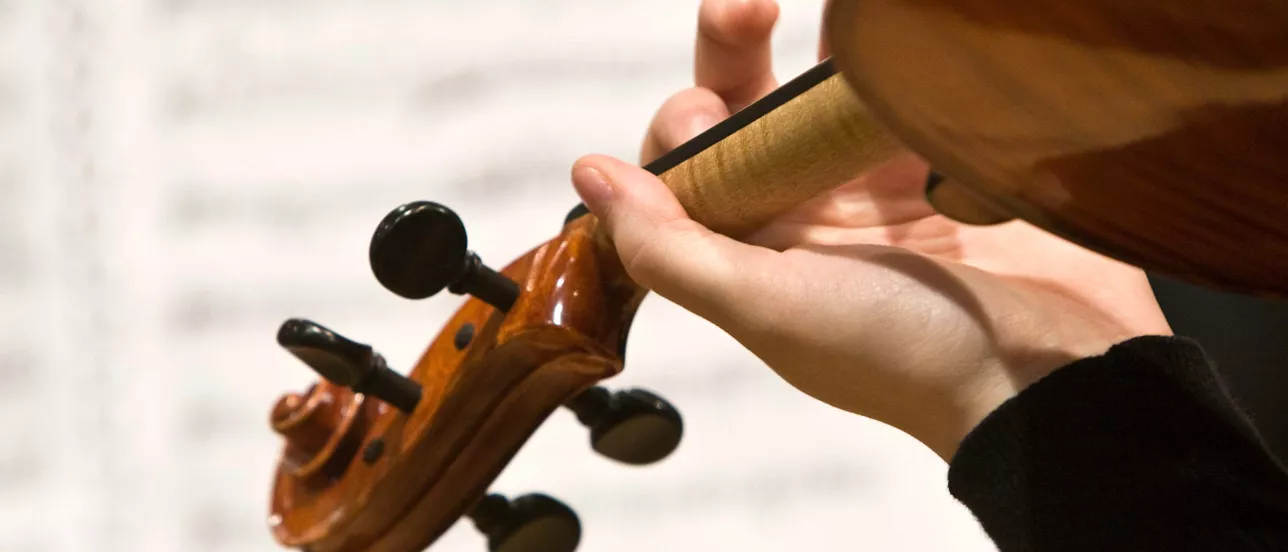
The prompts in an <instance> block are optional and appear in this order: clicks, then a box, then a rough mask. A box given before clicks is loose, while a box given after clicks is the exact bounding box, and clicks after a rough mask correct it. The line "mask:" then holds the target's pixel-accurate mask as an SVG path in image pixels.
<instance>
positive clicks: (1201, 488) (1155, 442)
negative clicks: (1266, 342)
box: [948, 337, 1288, 552]
mask: <svg viewBox="0 0 1288 552" xmlns="http://www.w3.org/2000/svg"><path fill="white" fill-rule="evenodd" d="M1285 369H1288V367H1286V368H1285ZM948 483H949V490H950V491H951V492H952V493H953V496H955V497H957V499H958V500H960V501H961V502H962V503H963V504H965V505H966V506H967V507H968V508H970V510H971V512H973V513H974V515H975V517H976V518H977V519H978V520H979V521H980V523H981V525H982V526H983V527H984V530H985V531H986V532H987V533H988V534H989V536H990V537H991V538H992V539H993V542H994V543H995V544H996V545H997V546H998V548H999V549H1000V550H1001V551H1002V552H1020V551H1041V552H1053V551H1066V550H1067V551H1079V552H1084V551H1101V550H1106V551H1118V550H1122V551H1146V550H1148V551H1155V550H1157V551H1169V552H1174V551H1189V550H1203V551H1244V550H1277V551H1288V474H1286V472H1285V470H1284V469H1283V467H1282V466H1281V465H1279V464H1278V463H1277V462H1276V460H1275V459H1274V457H1273V456H1271V455H1270V453H1269V452H1268V450H1267V448H1266V447H1265V446H1264V444H1263V442H1262V440H1261V438H1260V437H1259V436H1258V435H1257V433H1256V432H1255V430H1253V428H1252V426H1251V425H1250V424H1249V422H1248V420H1247V419H1246V417H1245V416H1244V415H1243V414H1242V413H1241V412H1240V411H1239V409H1238V407H1237V406H1236V405H1235V404H1234V401H1233V399H1232V398H1231V397H1230V395H1229V393H1228V392H1227V391H1226V390H1225V387H1224V385H1223V384H1222V383H1221V381H1220V379H1219V378H1218V377H1217V376H1216V375H1215V372H1214V371H1213V368H1212V365H1211V363H1210V362H1209V361H1208V359H1207V358H1206V357H1205V356H1204V354H1203V352H1202V350H1201V349H1200V348H1199V347H1198V345H1197V344H1195V343H1194V342H1192V341H1189V340H1186V339H1183V338H1174V337H1141V338H1137V339H1133V340H1130V341H1127V342H1125V343H1122V344H1120V345H1118V346H1116V347H1114V348H1113V349H1111V350H1110V351H1109V352H1108V353H1107V354H1105V355H1104V356H1100V357H1095V358H1088V359H1083V360H1080V361H1078V362H1075V363H1073V364H1071V365H1069V366H1066V367H1064V368H1061V369H1060V370H1058V371H1056V372H1055V373H1053V374H1051V375H1050V376H1047V377H1046V378H1044V379H1042V380H1041V381H1039V382H1037V383H1035V384H1034V385H1032V386H1031V387H1029V388H1028V389H1026V390H1024V391H1023V392H1022V393H1020V394H1019V396H1017V397H1015V398H1013V399H1011V400H1010V401H1009V402H1007V403H1006V404H1004V405H1002V407H1000V408H999V409H998V410H997V411H995V412H994V413H993V414H992V415H990V416H989V417H988V418H986V419H985V420H984V422H982V423H981V424H980V426H979V427H977V428H975V430H974V431H973V432H972V433H971V434H970V435H968V436H967V437H966V439H965V440H964V441H963V443H962V445H961V448H960V449H959V450H958V451H957V455H956V456H955V457H954V458H953V461H952V463H951V465H950V469H949V474H948Z"/></svg>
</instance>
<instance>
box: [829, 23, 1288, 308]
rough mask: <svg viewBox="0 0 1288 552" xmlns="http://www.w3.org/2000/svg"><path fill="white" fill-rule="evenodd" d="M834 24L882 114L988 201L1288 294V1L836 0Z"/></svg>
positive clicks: (1191, 270) (1193, 276)
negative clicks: (1286, 2)
mask: <svg viewBox="0 0 1288 552" xmlns="http://www.w3.org/2000/svg"><path fill="white" fill-rule="evenodd" d="M827 24H828V29H829V33H830V36H831V37H832V52H833V55H834V58H835V61H836V63H837V65H838V67H839V68H840V71H841V72H842V73H844V75H845V77H846V79H847V81H848V82H849V83H850V84H851V85H852V86H853V88H854V90H855V93H856V94H858V95H859V97H860V98H861V100H862V102H863V103H864V105H866V106H867V107H868V108H869V109H870V110H871V111H872V113H873V116H874V117H875V118H876V119H878V120H880V121H881V123H882V124H884V125H885V126H886V127H888V128H889V129H890V130H891V132H892V133H893V134H895V135H896V136H898V137H899V139H900V140H901V141H902V142H903V143H904V144H906V145H907V146H908V147H909V148H910V149H911V150H913V151H915V152H917V154H918V155H920V156H922V157H924V158H925V159H927V160H928V161H929V162H930V163H931V165H932V166H933V167H935V168H936V170H938V171H939V172H942V173H944V174H946V175H947V176H949V177H951V178H952V179H954V180H956V181H958V182H960V183H961V184H964V185H965V186H966V187H968V188H969V189H971V190H972V191H973V192H975V194H976V197H977V199H979V200H980V201H982V202H984V203H986V204H988V205H990V206H991V208H992V210H994V211H998V212H1004V213H1007V214H1009V215H1010V216H1012V217H1015V218H1020V219H1024V220H1026V221H1028V222H1030V223H1032V224H1034V225H1036V226H1038V227H1041V228H1043V229H1045V230H1047V231H1050V232H1052V233H1055V234H1057V235H1060V236H1062V237H1064V238H1067V239H1069V240H1070V241H1073V242H1075V243H1078V244H1081V245H1083V246H1085V247H1089V248H1091V249H1094V250H1097V251H1099V252H1101V253H1103V254H1107V255H1108V256H1111V257H1115V258H1117V259H1119V260H1123V261H1126V262H1128V263H1131V264H1134V265H1137V266H1140V267H1142V268H1145V269H1147V270H1151V271H1154V272H1158V273H1162V274H1168V275H1171V276H1175V277H1177V278H1180V279H1184V280H1188V281H1190V282H1194V283H1198V284H1201V285H1207V286H1210V287H1218V288H1222V289H1227V290H1231V291H1238V292H1244V293H1254V294H1260V295H1269V296H1284V295H1288V278H1285V275H1288V222H1286V219H1288V217H1285V215H1286V214H1288V157H1285V155H1284V151H1285V148H1288V32H1285V31H1286V30H1288V4H1284V3H1282V2H1272V1H1267V0H1230V1H1227V2H1153V1H1144V2H1132V1H1122V0H1091V1H1087V2H1060V1H1056V0H1048V1H1026V2H1020V1H1013V0H863V1H836V2H833V3H832V4H831V5H830V6H829V13H828V17H827ZM946 214H949V215H951V213H946Z"/></svg>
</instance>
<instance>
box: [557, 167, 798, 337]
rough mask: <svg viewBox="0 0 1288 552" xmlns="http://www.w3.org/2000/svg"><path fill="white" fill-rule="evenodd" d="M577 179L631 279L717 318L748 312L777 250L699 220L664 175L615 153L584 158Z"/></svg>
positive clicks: (716, 320)
mask: <svg viewBox="0 0 1288 552" xmlns="http://www.w3.org/2000/svg"><path fill="white" fill-rule="evenodd" d="M573 185H574V186H575V187H576V189H577V193H578V194H579V195H581V198H582V201H584V202H585V203H586V206H587V207H589V208H590V211H591V212H592V213H594V214H595V215H596V216H597V217H598V218H599V219H600V222H601V224H603V225H605V227H606V230H607V233H608V235H609V237H610V238H611V239H612V240H613V243H614V245H615V246H616V248H617V253H618V255H619V256H620V258H621V260H622V263H623V265H625V267H626V270H627V272H628V273H629V274H630V276H631V278H632V279H634V280H635V281H636V282H638V283H639V284H640V285H642V286H644V287H647V288H649V289H651V290H652V291H654V292H655V293H657V294H659V295H661V296H663V297H666V298H667V299H670V300H671V301H673V302H675V303H676V304H678V305H680V306H681V307H684V308H685V309H688V310H689V311H691V312H693V313H694V314H697V315H698V316H701V317H703V318H706V319H708V320H710V321H712V322H713V323H715V324H717V325H722V326H724V325H725V324H730V323H731V321H732V320H735V319H739V318H743V317H745V316H746V315H745V313H742V312H741V311H742V310H745V309H746V303H747V302H746V301H745V298H747V297H754V296H756V295H757V294H758V290H759V289H760V288H762V287H764V284H763V283H761V282H765V281H766V279H765V278H764V275H765V274H768V273H769V270H768V268H769V265H768V262H769V261H770V260H771V257H770V256H772V255H776V253H774V252H772V251H769V250H767V249H761V248H757V247H754V246H751V245H747V244H743V243H739V242H737V241H734V240H733V239H730V238H727V237H725V236H721V235H719V234H716V233H714V232H711V231H710V230H708V229H706V228H704V227H702V226H701V225H699V224H698V223H696V222H693V220H691V219H690V218H689V217H688V215H686V214H685V212H684V209H683V208H682V207H681V206H680V204H679V202H678V201H677V200H676V199H675V195H674V194H672V193H671V191H670V190H669V189H667V187H666V185H665V184H663V183H662V181H661V180H659V179H658V178H657V177H655V176H653V175H652V174H650V173H648V172H647V171H645V170H643V169H641V168H639V167H636V166H633V165H630V164H627V163H623V162H621V161H618V160H616V159H612V158H609V157H605V156H599V155H592V156H587V157H583V158H582V159H580V160H578V161H577V163H576V164H575V165H574V166H573Z"/></svg>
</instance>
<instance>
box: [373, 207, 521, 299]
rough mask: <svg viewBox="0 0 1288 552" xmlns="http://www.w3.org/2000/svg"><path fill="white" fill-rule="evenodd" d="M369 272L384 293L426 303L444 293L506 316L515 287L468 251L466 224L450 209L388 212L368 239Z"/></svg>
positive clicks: (403, 209) (515, 291)
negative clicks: (470, 299)
mask: <svg viewBox="0 0 1288 552" xmlns="http://www.w3.org/2000/svg"><path fill="white" fill-rule="evenodd" d="M369 253H370V260H371V270H372V272H374V273H375V275H376V280H378V281H380V284H381V285H383V286H385V288H386V289H388V290H389V291H392V292H394V293H396V294H398V295H401V296H403V297H406V298H408V299H424V298H426V297H430V296H432V295H434V294H436V293H438V292H440V291H443V289H444V288H446V289H447V290H448V291H450V292H452V293H455V294H457V295H460V294H462V293H468V294H470V295H473V296H475V297H478V298H479V299H481V300H483V301H485V302H487V303H488V304H489V305H492V306H493V307H496V308H497V309H498V310H500V311H502V312H506V311H509V310H510V307H511V306H513V305H514V301H515V300H516V299H518V297H519V285H518V284H517V283H515V282H514V281H513V280H511V279H509V278H506V277H505V276H503V275H501V274H500V273H498V272H496V271H495V270H492V269H491V268H488V267H487V266H485V265H484V264H483V263H482V261H480V260H479V257H478V255H475V254H474V253H473V252H471V251H469V250H468V240H467V238H466V235H465V224H464V223H462V222H461V218H460V217H458V216H456V213H454V212H452V210H451V209H448V208H447V207H444V206H442V205H439V204H437V203H433V202H429V201H417V202H413V203H408V204H406V205H402V206H400V207H398V208H397V209H394V210H393V211H390V212H389V214H388V215H386V216H385V218H384V220H382V221H381V222H380V226H378V227H376V233H375V235H373V236H372V237H371V249H370V252H369Z"/></svg>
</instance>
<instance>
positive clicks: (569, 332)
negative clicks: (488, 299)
mask: <svg viewBox="0 0 1288 552" xmlns="http://www.w3.org/2000/svg"><path fill="white" fill-rule="evenodd" d="M596 224H597V221H596V219H595V218H594V217H582V218H580V219H577V220H576V221H573V222H572V223H571V224H569V225H568V226H566V227H565V228H564V230H563V232H562V233H561V234H560V235H559V236H558V237H556V238H555V239H553V240H551V241H549V242H547V243H545V244H544V245H542V246H540V247H538V248H536V249H534V250H532V251H531V252H529V253H528V254H527V255H525V256H523V257H522V258H520V259H518V260H517V261H515V262H514V263H513V264H511V265H510V266H508V267H506V268H505V269H504V270H503V271H502V272H503V273H504V274H506V275H507V276H508V277H510V278H512V279H514V280H515V281H517V282H519V283H520V285H521V289H522V292H521V294H520V297H519V300H518V301H517V302H516V303H515V305H514V306H513V307H512V308H511V310H510V312H509V314H508V315H505V316H503V315H502V314H500V313H498V312H497V311H496V310H495V309H493V308H492V307H491V306H489V305H487V304H485V303H483V302H481V301H479V300H477V299H469V300H467V301H466V302H465V304H464V305H463V306H462V307H461V309H460V310H459V311H458V312H457V313H456V315H455V316H454V317H453V318H452V319H451V321H450V322H448V323H447V324H446V325H445V326H443V329H442V331H441V332H440V333H439V334H438V337H437V338H435V339H434V341H433V343H432V344H431V345H430V346H429V348H428V349H427V350H426V352H425V354H424V355H423V356H422V358H421V359H420V361H419V362H418V363H417V365H416V367H415V368H414V369H413V370H412V371H411V373H410V377H411V378H412V379H414V380H415V381H417V382H418V383H420V384H421V385H422V386H423V394H422V399H421V401H420V404H419V405H418V406H417V408H416V410H415V411H413V412H412V413H411V414H410V415H404V414H402V413H401V412H399V411H397V410H396V409H394V408H392V407H389V406H388V405H386V404H380V403H379V401H375V400H369V402H371V403H373V404H375V406H373V407H372V408H373V409H374V410H373V414H374V416H373V419H372V420H371V421H370V423H369V424H364V427H363V431H362V435H361V438H360V442H361V447H359V449H360V450H365V449H366V447H368V446H371V443H372V442H373V441H374V440H376V439H380V440H381V441H382V446H383V450H382V454H381V455H380V456H379V457H378V458H375V459H374V461H373V462H367V461H366V460H367V459H365V458H363V456H364V455H363V454H362V453H359V454H358V455H357V458H355V459H353V460H351V461H350V462H349V463H348V466H347V468H346V469H345V470H343V471H342V472H341V473H339V474H338V475H336V476H334V477H332V478H330V479H327V480H325V481H321V482H319V481H317V480H313V479H307V478H302V477H299V476H298V475H297V474H296V472H295V469H294V467H293V466H294V465H295V464H296V462H294V461H292V460H291V458H293V456H292V454H293V453H292V452H291V451H292V447H296V446H297V443H310V442H315V441H316V440H317V439H316V438H314V439H311V440H310V439H307V438H301V439H292V440H291V441H290V442H289V443H288V445H287V449H286V451H285V455H284V461H283V462H282V463H281V464H280V465H279V468H278V473H277V477H276V483H275V488H274V490H273V496H272V502H271V514H272V515H271V517H270V526H271V528H272V532H273V535H274V537H275V538H276V539H277V541H278V542H279V543H281V544H282V545H284V546H288V547H296V548H301V547H307V548H308V549H309V550H310V551H312V552H330V551H358V550H363V551H377V550H379V551H391V552H414V551H420V550H422V549H424V548H425V547H426V546H428V545H429V544H430V543H432V542H433V541H434V540H435V539H436V538H437V537H438V536H439V535H440V534H441V533H442V532H443V531H445V530H446V529H447V528H448V527H450V526H451V524H452V523H454V522H455V521H456V520H457V519H458V518H459V517H460V516H461V515H463V514H464V513H465V512H466V511H467V510H468V509H469V508H470V507H471V506H472V505H473V503H474V502H475V501H477V500H478V499H479V498H481V497H482V496H483V494H484V492H485V491H486V488H487V486H488V485H490V484H491V482H492V480H493V479H495V478H496V476H497V475H498V474H499V473H500V471H501V469H502V468H504V466H505V465H506V463H507V462H509V460H510V458H511V457H512V456H513V455H514V453H516V452H517V451H518V450H519V448H520V447H521V446H522V445H523V443H524V442H526V440H527V439H528V437H530V436H531V434H532V432H533V431H535V430H536V428H537V427H538V426H539V425H540V424H541V423H542V421H544V420H545V418H546V417H547V416H548V415H549V414H550V412H552V411H553V410H555V409H556V408H558V407H559V406H560V405H561V404H563V403H564V402H566V401H567V400H569V399H570V398H572V397H573V396H575V395H576V394H577V393H579V392H581V391H583V390H585V389H586V388H588V387H590V386H592V385H594V384H595V383H596V382H598V381H600V380H602V379H604V378H608V377H611V376H612V375H614V374H616V373H618V372H619V371H620V370H621V368H622V360H621V357H620V356H619V355H618V351H619V350H620V349H621V348H622V347H623V344H624V341H625V339H626V334H627V331H628V329H629V326H630V322H631V320H632V319H633V317H634V313H635V310H636V308H637V307H638V305H639V302H640V301H641V300H642V299H643V296H644V291H643V290H642V289H640V288H639V287H637V286H636V285H635V284H634V283H632V282H630V281H629V280H628V279H627V278H626V277H625V276H624V272H623V271H622V268H621V264H620V262H619V261H618V260H617V258H616V256H615V255H613V254H611V251H610V250H608V249H604V248H603V244H602V243H600V242H598V241H597V240H596V235H597V234H596V231H595V229H596ZM464 324H473V325H474V326H475V328H476V331H475V337H474V339H473V341H472V342H471V343H470V344H469V346H467V347H466V348H465V349H463V350H458V349H457V348H456V346H455V344H454V341H455V339H454V338H455V335H456V332H457V330H458V329H459V328H460V327H462V326H463V325H464ZM340 391H343V390H340ZM341 394H343V393H341ZM300 404H301V400H300V399H299V398H298V397H292V396H289V395H288V397H286V398H284V399H283V400H282V401H280V402H279V404H278V406H277V407H275V409H274V412H275V415H274V416H273V417H274V419H275V420H277V421H278V422H280V421H281V420H283V419H287V418H289V417H290V416H289V413H290V412H293V411H297V410H299V409H301V408H302V407H301V406H300ZM279 425H280V423H279Z"/></svg>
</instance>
